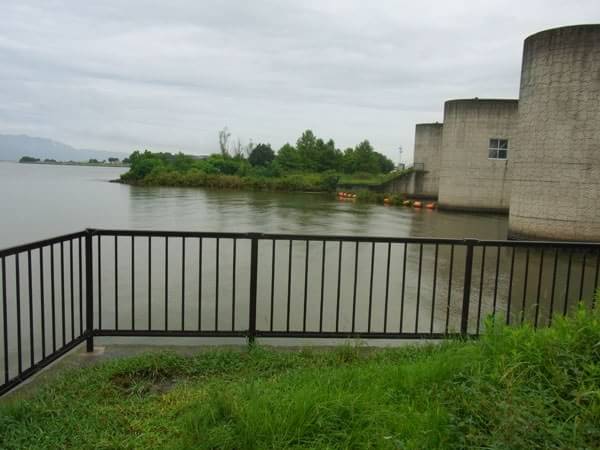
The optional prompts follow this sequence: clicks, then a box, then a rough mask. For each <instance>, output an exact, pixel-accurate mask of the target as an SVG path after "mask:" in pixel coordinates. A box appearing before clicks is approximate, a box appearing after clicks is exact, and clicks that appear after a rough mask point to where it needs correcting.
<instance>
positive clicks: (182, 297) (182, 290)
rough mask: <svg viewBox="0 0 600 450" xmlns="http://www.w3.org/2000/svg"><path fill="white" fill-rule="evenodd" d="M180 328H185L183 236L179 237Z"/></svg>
mask: <svg viewBox="0 0 600 450" xmlns="http://www.w3.org/2000/svg"><path fill="white" fill-rule="evenodd" d="M181 330H182V331H183V330H185V236H182V238H181Z"/></svg>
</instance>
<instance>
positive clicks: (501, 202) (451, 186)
mask: <svg viewBox="0 0 600 450" xmlns="http://www.w3.org/2000/svg"><path fill="white" fill-rule="evenodd" d="M517 119H518V100H506V99H477V98H475V99H467V100H449V101H447V102H446V103H445V105H444V126H443V132H442V148H443V151H442V152H441V156H442V158H441V166H440V181H439V206H440V208H446V209H458V210H477V211H496V212H507V211H508V208H509V201H510V191H511V186H510V178H511V177H510V168H511V166H510V165H509V163H508V161H509V160H510V159H511V158H512V155H513V153H514V151H513V145H512V144H513V140H514V137H515V134H516V127H517ZM490 139H508V146H509V148H508V159H507V160H497V159H489V158H488V148H489V142H490Z"/></svg>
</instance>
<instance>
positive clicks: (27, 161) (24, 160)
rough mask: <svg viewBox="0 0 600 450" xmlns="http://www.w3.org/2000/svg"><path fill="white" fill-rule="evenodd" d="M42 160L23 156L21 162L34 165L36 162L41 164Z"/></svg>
mask: <svg viewBox="0 0 600 450" xmlns="http://www.w3.org/2000/svg"><path fill="white" fill-rule="evenodd" d="M39 161H40V159H39V158H34V157H33V156H23V157H22V158H21V159H20V160H19V162H20V163H34V162H39Z"/></svg>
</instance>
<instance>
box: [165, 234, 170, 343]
mask: <svg viewBox="0 0 600 450" xmlns="http://www.w3.org/2000/svg"><path fill="white" fill-rule="evenodd" d="M168 329H169V236H165V331H168Z"/></svg>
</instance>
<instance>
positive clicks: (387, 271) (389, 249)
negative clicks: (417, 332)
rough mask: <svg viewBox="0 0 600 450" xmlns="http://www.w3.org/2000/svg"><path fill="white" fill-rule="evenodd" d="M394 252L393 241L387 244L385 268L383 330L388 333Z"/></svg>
mask: <svg viewBox="0 0 600 450" xmlns="http://www.w3.org/2000/svg"><path fill="white" fill-rule="evenodd" d="M391 254H392V243H391V242H388V245H387V262H386V268H385V304H384V313H383V332H384V333H387V323H388V306H389V299H390V259H391Z"/></svg>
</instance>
